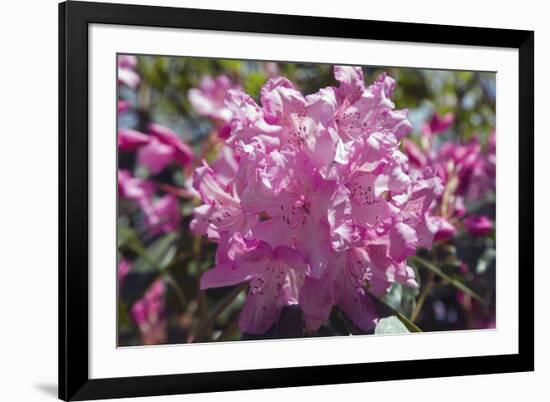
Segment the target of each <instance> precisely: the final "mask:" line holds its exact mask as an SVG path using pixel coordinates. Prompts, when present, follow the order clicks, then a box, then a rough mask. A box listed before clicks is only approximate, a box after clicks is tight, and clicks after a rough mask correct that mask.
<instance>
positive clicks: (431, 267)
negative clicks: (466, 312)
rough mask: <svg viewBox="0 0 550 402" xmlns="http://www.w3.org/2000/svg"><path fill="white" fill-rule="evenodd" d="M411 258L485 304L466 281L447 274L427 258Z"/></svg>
mask: <svg viewBox="0 0 550 402" xmlns="http://www.w3.org/2000/svg"><path fill="white" fill-rule="evenodd" d="M409 260H410V261H412V262H414V263H415V264H416V265H417V266H418V267H420V268H425V269H427V270H429V271H431V272H433V273H434V274H436V275H437V276H439V277H440V278H442V279H444V280H445V281H447V282H449V284H451V285H452V286H454V287H455V288H457V289H459V290H461V291H462V292H464V293H466V294H468V295H470V296H471V297H473V298H474V299H476V300H477V301H479V302H480V303H481V304H484V302H483V299H482V298H481V297H480V296H479V295H478V294H477V293H476V292H474V291H473V290H472V289H470V288H469V287H468V286H466V285H465V284H464V283H462V282H460V281H459V280H457V279H455V278H453V277H451V276H449V275H447V274H446V273H445V272H443V271H442V270H441V269H439V268H438V267H436V266H435V265H434V264H432V263H431V262H429V261H426V260H425V259H423V258H420V257H418V256H412V257H410V258H409Z"/></svg>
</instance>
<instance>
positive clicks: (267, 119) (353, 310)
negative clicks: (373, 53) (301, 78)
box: [191, 66, 443, 334]
mask: <svg viewBox="0 0 550 402" xmlns="http://www.w3.org/2000/svg"><path fill="white" fill-rule="evenodd" d="M334 75H335V78H336V80H337V81H338V82H339V85H338V86H337V87H327V88H322V89H320V90H319V91H318V92H316V93H314V94H311V95H308V96H303V95H302V94H301V93H300V92H299V91H298V90H297V89H296V88H295V87H294V85H293V83H292V82H290V81H289V80H287V79H286V78H283V77H276V78H272V79H270V80H269V81H267V82H266V83H265V85H264V86H263V88H262V90H261V94H260V100H261V105H258V104H257V103H256V102H255V101H254V100H253V99H252V98H251V97H250V96H248V95H247V94H245V93H244V92H242V91H240V90H235V89H230V90H229V91H227V96H226V99H225V107H226V108H227V109H228V110H229V111H230V112H231V116H232V119H231V122H230V127H231V131H230V136H229V138H228V139H227V141H226V145H227V147H229V149H230V150H231V152H228V153H227V154H226V155H225V156H223V157H222V159H220V160H218V161H216V162H215V163H214V164H213V165H212V167H210V166H208V165H207V164H206V162H204V165H203V166H202V167H200V168H198V169H197V170H196V172H195V175H194V180H193V186H194V188H195V190H196V191H197V192H198V193H199V194H200V197H201V200H202V202H203V204H202V205H200V206H198V207H196V208H195V210H194V218H193V221H192V222H191V229H192V231H193V232H194V233H197V234H202V235H206V236H208V238H209V239H210V240H211V241H214V242H217V243H218V248H217V257H216V266H215V267H214V268H213V269H211V270H209V271H207V272H206V273H205V274H204V275H203V277H202V279H201V287H202V288H212V287H219V286H229V285H235V284H237V283H241V282H249V283H250V291H249V294H248V297H247V300H246V302H245V307H244V308H243V311H242V313H241V318H240V321H239V323H240V327H241V330H242V331H244V332H248V333H252V334H258V333H262V332H265V331H267V330H268V329H269V328H270V327H271V325H273V323H275V322H276V321H277V319H278V317H279V315H280V312H281V310H282V308H283V307H284V306H287V305H291V304H299V306H300V308H301V309H302V311H303V313H304V317H305V320H306V326H307V328H308V329H309V330H316V329H317V328H319V326H321V325H322V324H323V323H324V322H325V321H326V320H327V319H328V315H329V314H330V310H331V308H332V306H334V305H338V306H339V307H340V309H341V310H342V311H343V312H344V313H345V314H346V315H347V316H348V318H349V319H350V320H351V321H353V323H354V324H355V325H356V326H358V327H359V328H361V329H363V330H365V331H368V330H371V329H372V328H373V327H374V325H375V324H376V322H377V319H378V315H377V312H376V310H375V308H374V306H373V304H372V301H371V296H372V295H374V296H381V295H383V294H385V292H387V290H388V289H389V286H390V285H391V283H393V282H399V283H403V284H404V285H406V286H417V284H416V282H415V279H414V271H413V270H412V269H411V268H409V267H407V265H406V262H405V259H406V258H407V257H408V256H410V255H412V254H414V253H415V251H416V249H417V248H418V247H430V245H431V242H432V241H433V237H434V235H435V234H436V233H437V231H438V230H439V223H438V221H437V220H436V219H435V218H434V217H432V216H431V215H430V210H431V208H432V205H433V203H434V202H435V201H436V199H437V198H438V197H439V196H440V195H441V193H442V191H443V187H442V185H441V179H440V178H439V177H437V175H436V174H435V172H433V170H430V169H422V170H421V171H419V172H418V173H417V174H415V175H411V174H409V166H408V160H407V157H406V156H405V154H403V153H402V152H401V151H400V150H399V145H400V140H401V138H402V137H403V136H405V135H406V134H408V133H409V132H410V131H411V129H412V126H411V124H410V123H409V121H408V120H407V111H406V110H397V109H395V105H394V104H393V102H392V101H391V96H392V93H393V90H394V88H395V81H394V80H393V79H392V78H390V77H388V76H387V75H385V74H382V75H381V76H380V77H379V78H378V79H377V80H376V81H375V82H374V83H373V84H372V85H371V86H369V87H366V86H365V84H364V82H363V72H362V70H361V68H360V67H347V66H335V67H334Z"/></svg>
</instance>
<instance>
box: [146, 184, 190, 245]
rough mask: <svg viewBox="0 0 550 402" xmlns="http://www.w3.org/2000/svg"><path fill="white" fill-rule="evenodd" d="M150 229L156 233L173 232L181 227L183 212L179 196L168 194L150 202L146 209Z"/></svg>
mask: <svg viewBox="0 0 550 402" xmlns="http://www.w3.org/2000/svg"><path fill="white" fill-rule="evenodd" d="M145 213H146V218H147V224H148V226H149V231H150V232H151V233H152V234H153V235H155V234H159V233H168V232H173V231H174V230H177V229H178V228H179V225H180V222H181V212H180V207H179V203H178V198H177V197H176V196H175V195H172V194H166V195H164V196H162V197H161V198H159V199H157V200H155V201H153V202H152V203H150V204H149V205H148V207H147V209H146V210H145Z"/></svg>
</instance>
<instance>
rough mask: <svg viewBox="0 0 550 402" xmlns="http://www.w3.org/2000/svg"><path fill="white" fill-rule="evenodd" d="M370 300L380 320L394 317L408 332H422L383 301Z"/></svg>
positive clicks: (374, 298)
mask: <svg viewBox="0 0 550 402" xmlns="http://www.w3.org/2000/svg"><path fill="white" fill-rule="evenodd" d="M372 300H373V301H374V305H375V306H376V309H377V311H378V314H379V315H380V318H381V319H383V318H386V317H391V316H395V317H397V318H398V319H399V321H401V322H402V323H403V325H404V326H405V327H406V328H407V329H408V330H409V332H422V330H421V329H420V328H418V327H417V326H416V325H415V323H414V322H412V321H411V320H409V319H408V318H407V317H405V316H404V315H403V314H401V313H400V312H399V311H397V310H396V309H394V308H393V307H392V306H390V305H389V304H388V303H386V302H385V301H384V300H381V299H378V298H376V297H373V298H372Z"/></svg>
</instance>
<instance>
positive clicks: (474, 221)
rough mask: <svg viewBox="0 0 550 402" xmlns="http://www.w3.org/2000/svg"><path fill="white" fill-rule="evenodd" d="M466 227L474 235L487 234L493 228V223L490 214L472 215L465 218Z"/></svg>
mask: <svg viewBox="0 0 550 402" xmlns="http://www.w3.org/2000/svg"><path fill="white" fill-rule="evenodd" d="M464 228H465V229H466V230H467V231H468V232H469V233H470V234H471V235H472V236H487V235H488V234H489V233H491V231H492V230H493V223H492V222H491V220H490V219H489V217H488V216H485V215H470V216H468V217H467V218H466V219H464Z"/></svg>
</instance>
